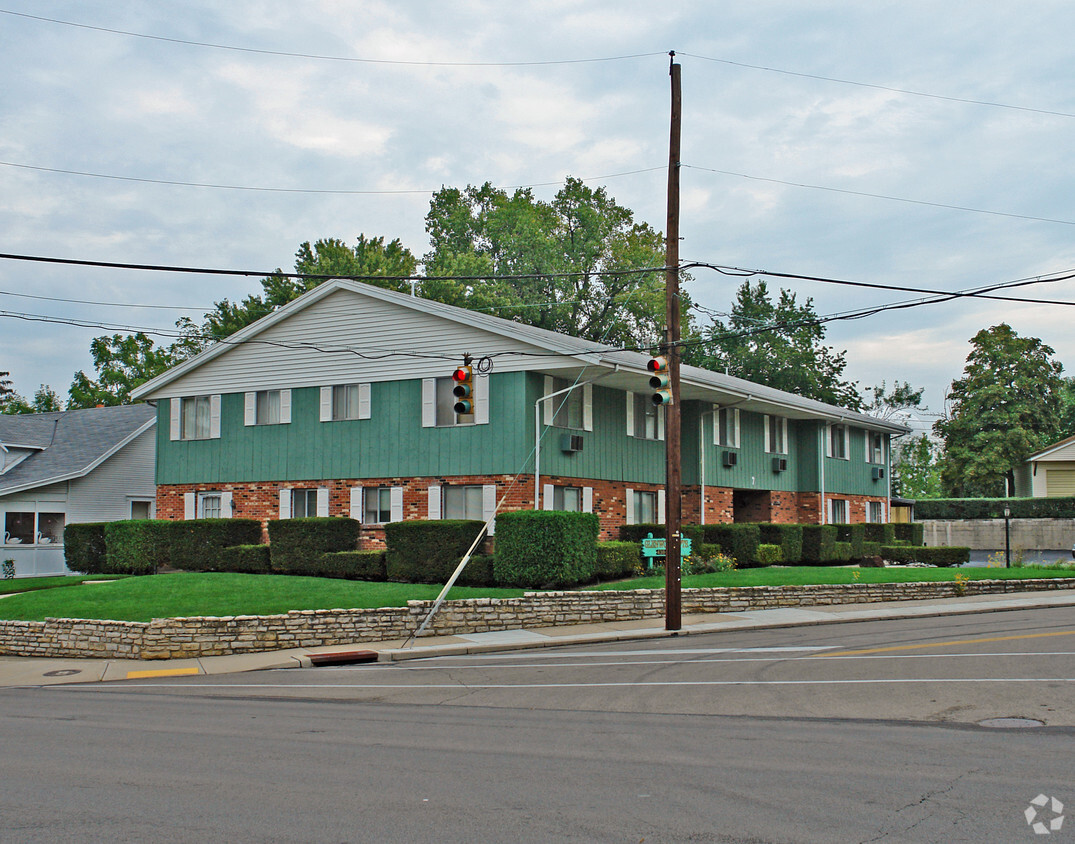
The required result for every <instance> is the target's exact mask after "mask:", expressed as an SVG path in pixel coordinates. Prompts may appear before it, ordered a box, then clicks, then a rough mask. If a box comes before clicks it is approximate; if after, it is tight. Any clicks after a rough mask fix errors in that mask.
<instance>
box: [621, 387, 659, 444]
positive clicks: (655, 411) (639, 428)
mask: <svg viewBox="0 0 1075 844" xmlns="http://www.w3.org/2000/svg"><path fill="white" fill-rule="evenodd" d="M628 395H629V396H631V402H632V407H633V414H632V415H633V417H634V430H633V431H631V432H630V433H631V436H633V437H637V438H638V439H640V440H659V439H661V438H662V437H661V434H662V433H663V432H664V431H663V429H664V407H663V406H661V405H656V404H654V403H653V401H652V400H651V399H650V396H649V394H648V393H629V394H628Z"/></svg>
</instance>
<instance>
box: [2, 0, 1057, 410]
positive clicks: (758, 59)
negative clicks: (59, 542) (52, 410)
mask: <svg viewBox="0 0 1075 844" xmlns="http://www.w3.org/2000/svg"><path fill="white" fill-rule="evenodd" d="M1073 32H1075V4H1071V3H1070V2H1062V0H1057V2H1048V0H1023V2H1014V0H1012V1H1011V2H1007V0H1005V2H994V0H974V2H961V1H960V0H949V2H944V3H937V2H915V0H907V2H881V0H878V1H877V2H870V3H863V2H823V1H822V0H815V1H814V2H805V0H804V2H764V1H762V2H754V3H741V2H737V3H730V2H724V1H723V0H696V2H692V0H684V1H683V2H672V3H654V2H632V0H607V1H606V0H596V1H595V2H581V0H579V2H572V0H515V1H514V2H511V3H505V2H493V0H488V2H483V0H453V2H451V3H445V2H435V1H434V0H393V1H392V2H373V0H368V1H367V0H351V2H346V1H345V0H308V2H303V3H292V2H284V0H259V2H249V0H231V2H228V3H219V2H208V0H204V2H201V1H200V0H189V1H188V2H181V3H167V4H164V3H158V2H151V0H109V2H107V3H106V2H103V0H82V2H64V0H32V2H31V0H0V49H2V52H3V55H4V57H5V61H4V68H3V70H2V71H0V74H2V85H0V126H2V127H3V130H2V131H0V162H2V163H0V252H3V253H8V254H18V255H33V256H50V257H61V258H72V259H83V260H92V261H109V262H129V263H143V264H154V265H169V266H198V267H220V268H235V269H250V270H258V271H269V270H272V269H273V268H276V267H283V268H285V269H290V268H291V267H292V266H293V263H294V253H295V250H296V249H297V247H298V246H299V244H300V243H302V242H303V241H305V240H316V239H317V238H320V237H339V238H342V239H344V240H346V241H348V242H351V243H353V242H354V240H355V238H356V237H357V236H358V235H359V234H360V233H363V234H365V235H367V236H381V235H383V236H385V237H386V238H388V239H392V238H396V237H398V238H400V239H401V240H402V241H403V243H404V244H405V245H406V246H408V247H409V248H410V249H411V250H412V251H413V252H414V253H416V254H418V255H421V254H422V253H424V252H425V251H426V249H427V238H426V235H425V231H424V216H425V213H426V210H427V208H428V202H429V197H430V194H431V192H432V191H434V190H437V189H439V188H440V187H441V186H443V185H451V186H460V187H462V186H465V185H466V184H480V183H482V182H485V181H490V182H492V183H493V184H495V185H500V186H517V185H533V186H535V191H536V193H537V195H538V196H539V197H542V198H551V196H552V195H553V194H554V193H555V191H556V188H557V186H558V185H560V184H562V183H563V180H564V178H565V177H566V176H567V175H573V176H576V177H580V178H583V179H586V180H589V181H590V182H591V184H594V185H599V184H600V185H605V186H606V187H607V189H608V190H609V192H610V193H611V194H612V195H613V196H615V197H616V199H617V200H618V201H619V202H621V203H622V204H624V205H627V206H628V207H630V208H631V209H633V210H634V212H635V214H636V216H637V217H638V218H639V219H641V220H645V221H647V222H649V223H651V224H652V225H653V226H654V227H656V228H658V229H663V224H664V217H665V178H666V177H665V173H664V169H663V168H664V167H665V166H666V164H667V157H668V146H667V145H668V111H669V106H668V100H669V83H668V56H667V52H668V51H669V50H675V51H676V52H677V61H679V63H680V64H681V65H682V78H683V112H684V122H683V164H684V165H685V167H684V169H683V171H682V191H683V206H682V223H681V234H682V236H683V242H682V246H681V255H682V257H683V258H684V259H685V260H695V261H705V262H710V263H715V264H721V265H730V266H737V267H745V268H751V269H765V270H769V271H772V272H782V273H792V274H800V275H810V276H820V277H826V278H837V279H849V280H856V281H865V282H871V283H878V284H883V285H895V286H904V287H919V288H929V289H931V290H944V291H956V290H970V289H974V288H979V287H983V286H985V285H989V284H995V283H1000V282H1005V281H1009V280H1014V279H1021V278H1027V277H1035V276H1039V275H1048V274H1055V273H1060V272H1062V271H1064V270H1068V269H1071V268H1075V242H1073V237H1072V236H1073V235H1075V208H1073V207H1072V204H1073V203H1072V198H1073V197H1075V168H1073V166H1072V163H1071V161H1072V158H1071V152H1072V149H1073V148H1075V143H1073V141H1075V85H1073V84H1072V83H1073V81H1075V80H1073V68H1075V41H1073V40H1072V38H1071V34H1072V33H1073ZM927 95H928V96H927ZM78 174H95V175H78ZM166 183H167V184H166ZM177 183H179V184H177ZM182 183H185V184H182ZM199 185H200V186H199ZM212 186H216V187H212ZM224 186H227V187H224ZM239 188H244V189H239ZM694 277H695V281H694V282H693V283H692V284H691V287H690V293H691V295H692V296H693V297H694V299H695V300H696V301H697V302H699V303H700V304H702V305H704V306H706V307H707V308H710V309H712V310H716V311H726V310H727V309H728V308H729V306H730V302H731V300H732V297H733V294H734V290H735V287H736V282H735V280H734V279H729V278H727V277H725V276H722V275H719V274H716V273H713V272H710V271H706V270H698V271H696V272H695V273H694ZM771 286H773V287H779V286H786V287H790V288H791V289H793V290H794V291H795V292H796V293H797V294H798V295H799V297H800V299H803V298H806V297H812V298H813V300H814V303H815V307H816V308H817V310H818V312H819V313H822V314H830V313H838V312H841V313H842V312H846V311H849V310H853V309H857V308H865V307H870V306H874V305H879V304H886V303H892V302H900V301H906V300H910V299H915V298H919V295H918V294H911V293H901V292H896V291H891V290H855V289H849V288H844V287H835V286H832V285H826V284H821V283H817V282H805V281H801V282H798V281H797V282H789V281H783V282H780V281H778V282H771ZM259 291H260V286H259V285H258V283H257V279H255V278H250V279H243V278H220V277H211V276H210V277H202V276H196V275H180V274H176V273H149V272H139V271H130V270H112V269H96V268H80V267H77V266H62V265H45V264H37V263H28V262H24V261H16V260H10V259H0V310H2V314H0V370H9V371H10V372H11V379H12V381H13V382H14V385H15V387H16V388H17V389H18V390H19V391H20V392H22V393H23V394H25V395H28V396H29V395H32V394H33V392H34V390H35V389H36V388H37V387H38V385H39V384H42V383H44V384H48V385H50V386H51V387H53V388H54V389H55V390H56V391H57V392H59V393H60V394H61V395H62V396H65V395H66V392H67V388H68V386H69V385H70V382H71V379H72V375H73V373H74V372H75V371H76V370H79V369H85V370H86V371H87V372H91V373H92V359H91V357H90V353H89V344H90V341H91V339H92V338H93V337H94V336H96V335H99V334H103V333H112V332H111V330H109V331H107V332H106V331H103V330H102V329H100V328H96V329H95V328H83V327H73V326H71V325H66V324H62V323H57V322H48V321H31V319H28V318H26V317H27V315H33V316H35V317H36V316H44V317H47V318H49V319H59V320H64V319H72V318H77V319H81V320H88V321H93V322H99V323H101V324H103V325H107V326H133V327H139V328H158V329H168V328H170V327H171V326H172V325H173V324H174V322H175V320H176V319H177V318H178V317H179V316H181V315H183V314H187V315H190V316H192V317H194V318H196V319H197V318H200V316H201V314H202V313H203V312H204V311H205V310H207V309H209V308H211V307H212V305H213V303H214V302H215V301H218V300H219V299H222V298H224V297H228V298H230V299H232V300H235V299H241V298H242V297H244V296H245V295H247V294H249V293H255V292H259ZM1014 295H1017V296H1023V297H1028V298H1039V299H1049V300H1066V301H1075V282H1070V281H1069V282H1055V283H1051V284H1044V285H1036V286H1030V287H1024V288H1020V289H1019V290H1018V291H1016V292H1015V293H1014ZM28 297H41V298H28ZM44 297H49V298H44ZM63 300H82V302H81V303H76V302H70V301H63ZM84 302H91V303H114V304H113V305H111V306H110V305H107V304H85V303H84ZM119 305H122V306H119ZM161 306H166V307H161ZM1073 316H1075V312H1073V311H1072V310H1071V309H1069V308H1067V307H1064V306H1063V305H1057V304H1034V303H1013V302H1003V301H986V300H967V299H962V300H959V301H954V302H948V303H946V304H936V305H929V306H925V307H919V308H913V309H906V310H893V311H887V312H884V313H880V314H877V315H875V316H871V317H868V318H864V319H859V320H853V321H841V322H834V323H831V324H830V326H829V329H828V337H827V340H828V342H829V343H831V344H832V345H833V346H835V347H836V348H837V349H846V350H847V358H848V368H847V372H846V374H847V375H848V376H849V377H850V378H852V379H854V380H858V381H859V382H860V383H861V385H862V386H868V385H872V384H875V383H878V382H880V381H881V380H882V379H885V380H887V381H888V382H889V383H891V382H892V381H893V380H894V379H900V380H908V381H911V382H912V383H914V384H917V385H921V386H924V387H926V388H927V394H926V401H927V403H928V405H929V406H930V408H931V409H932V410H933V411H939V410H941V409H942V408H943V396H944V390H945V388H946V387H947V385H948V384H950V382H951V381H952V379H954V378H956V377H959V375H960V373H961V372H962V368H963V364H964V361H965V358H966V355H967V352H968V350H969V345H968V340H969V338H970V337H972V336H973V335H974V334H975V333H976V332H977V331H979V330H980V329H982V328H986V327H988V326H990V325H994V324H996V323H998V322H1001V321H1007V322H1009V323H1010V324H1011V325H1012V326H1013V327H1014V328H1015V329H1016V331H1018V332H1019V333H1020V334H1027V335H1032V336H1037V337H1040V338H1041V339H1042V340H1043V341H1045V342H1046V343H1048V344H1049V345H1051V346H1053V348H1054V349H1055V350H1056V353H1057V356H1058V357H1059V359H1060V360H1061V361H1062V362H1063V363H1065V367H1066V369H1068V370H1069V371H1071V370H1075V330H1073V325H1075V319H1073Z"/></svg>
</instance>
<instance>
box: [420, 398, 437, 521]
mask: <svg viewBox="0 0 1075 844" xmlns="http://www.w3.org/2000/svg"><path fill="white" fill-rule="evenodd" d="M422 427H423V428H435V427H437V379H436V378H423V379H422ZM430 489H432V487H430ZM430 518H433V517H432V516H430ZM437 518H438V519H439V518H440V516H437Z"/></svg>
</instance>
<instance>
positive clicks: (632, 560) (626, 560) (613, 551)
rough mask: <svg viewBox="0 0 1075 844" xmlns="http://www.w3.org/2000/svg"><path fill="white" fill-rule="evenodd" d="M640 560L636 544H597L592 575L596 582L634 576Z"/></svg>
mask: <svg viewBox="0 0 1075 844" xmlns="http://www.w3.org/2000/svg"><path fill="white" fill-rule="evenodd" d="M641 559H642V546H641V545H640V544H639V543H637V542H598V543H597V561H596V563H595V565H594V573H595V574H596V575H597V579H598V580H622V579H623V578H625V577H631V576H632V575H633V574H635V572H636V570H637V568H638V566H639V565H640V561H641Z"/></svg>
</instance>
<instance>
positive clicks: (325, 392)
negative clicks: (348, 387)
mask: <svg viewBox="0 0 1075 844" xmlns="http://www.w3.org/2000/svg"><path fill="white" fill-rule="evenodd" d="M321 421H322V422H331V421H332V387H322V388H321Z"/></svg>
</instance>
